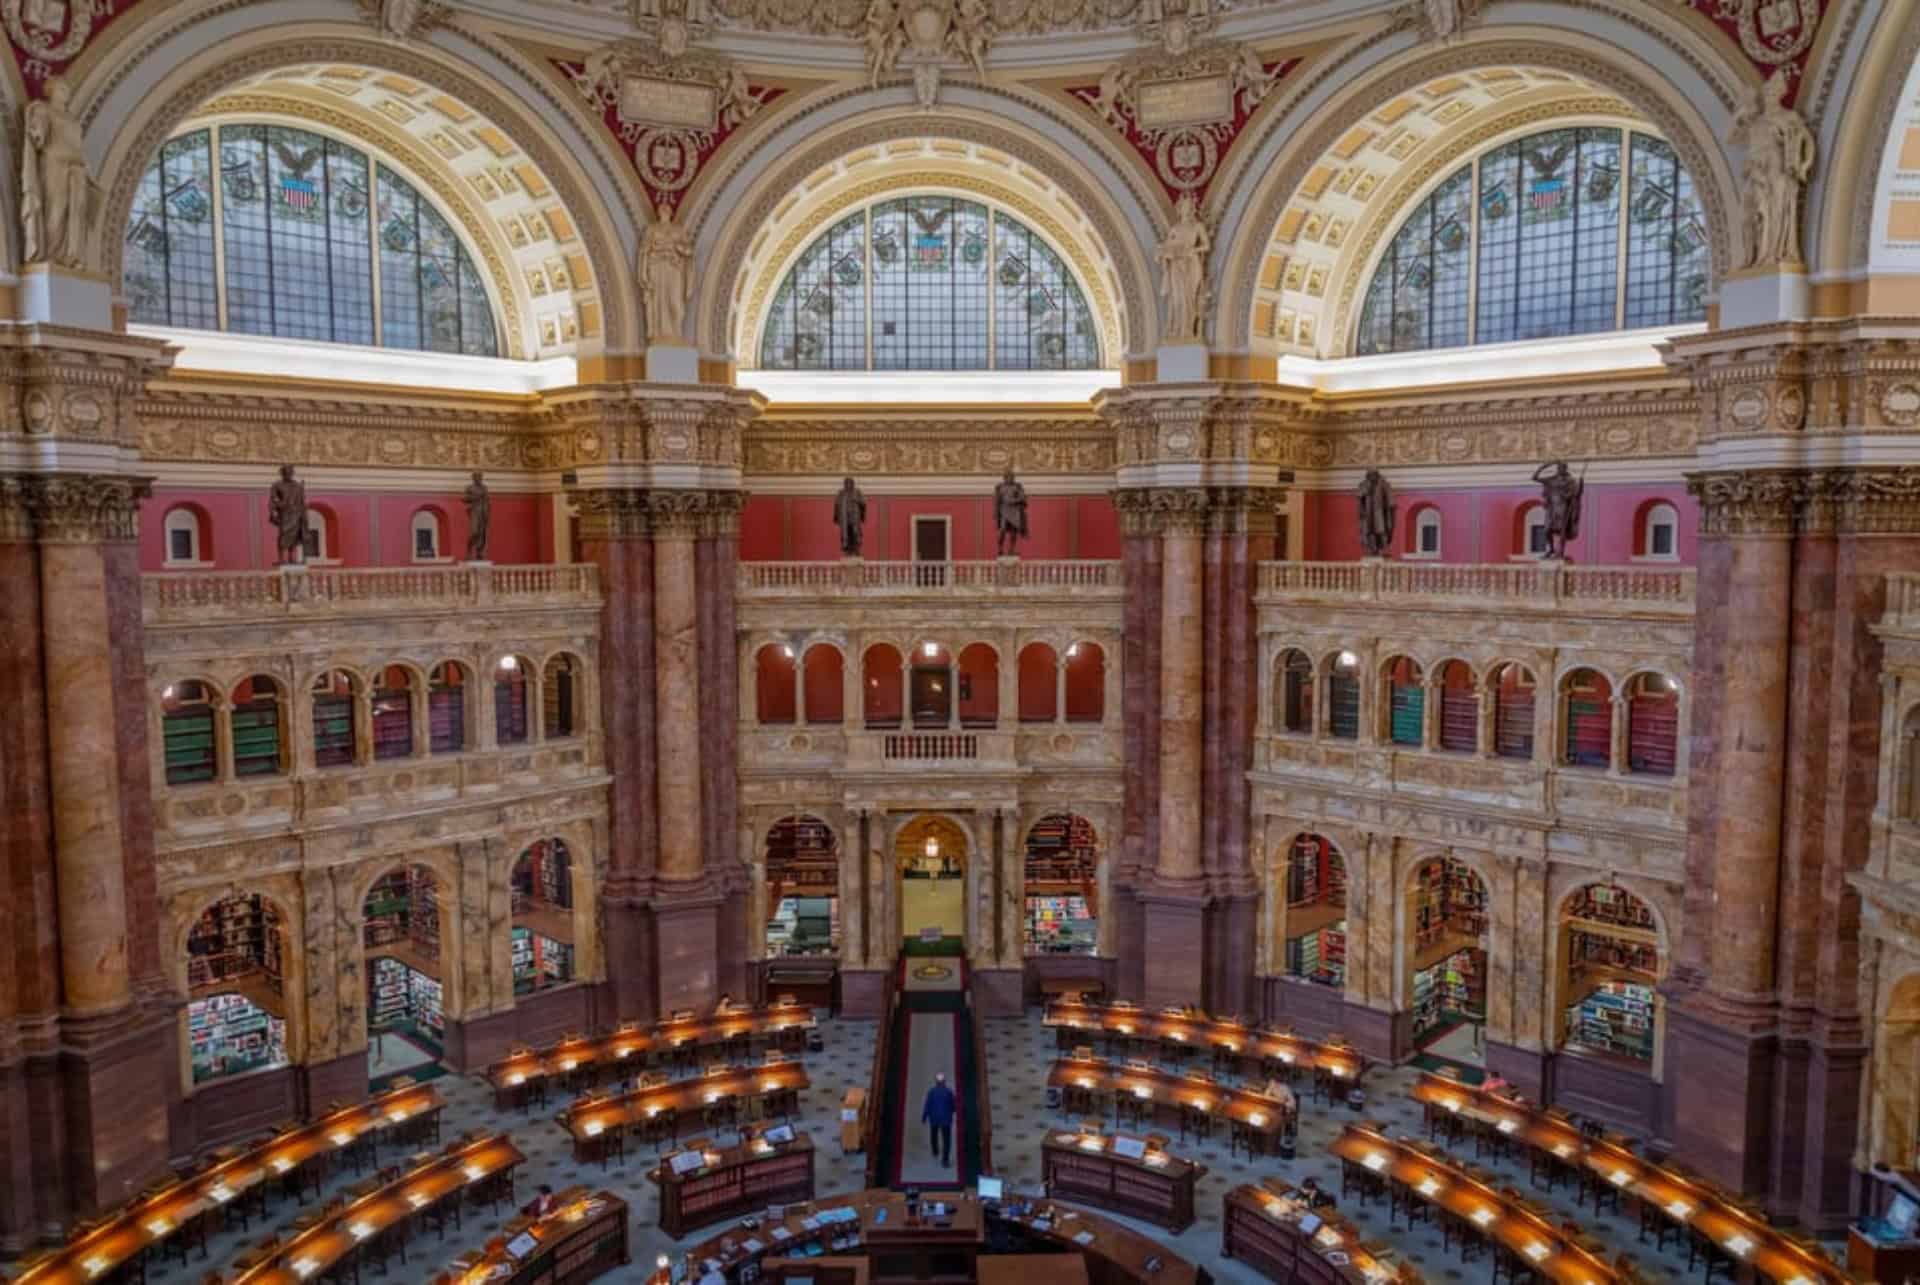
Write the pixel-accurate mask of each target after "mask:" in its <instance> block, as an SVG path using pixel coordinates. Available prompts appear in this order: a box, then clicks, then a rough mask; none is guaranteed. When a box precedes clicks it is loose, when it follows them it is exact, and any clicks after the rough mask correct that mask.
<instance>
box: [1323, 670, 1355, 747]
mask: <svg viewBox="0 0 1920 1285" xmlns="http://www.w3.org/2000/svg"><path fill="white" fill-rule="evenodd" d="M1327 734H1328V735H1330V736H1337V737H1339V738H1340V739H1341V740H1343V741H1351V740H1355V739H1357V738H1358V737H1359V735H1360V680H1359V679H1358V678H1354V677H1352V676H1350V675H1346V674H1341V673H1335V674H1334V675H1333V676H1332V677H1330V678H1328V679H1327Z"/></svg>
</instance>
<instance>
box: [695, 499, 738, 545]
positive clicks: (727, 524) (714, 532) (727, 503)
mask: <svg viewBox="0 0 1920 1285" xmlns="http://www.w3.org/2000/svg"><path fill="white" fill-rule="evenodd" d="M746 507H747V493H746V492H745V491H708V492H707V525H706V530H705V531H704V532H702V534H704V535H711V536H718V537H721V538H723V539H727V538H732V537H734V536H738V535H739V534H740V514H741V512H742V511H744V510H745V509H746Z"/></svg>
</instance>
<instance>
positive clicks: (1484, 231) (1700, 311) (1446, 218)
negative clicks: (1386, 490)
mask: <svg viewBox="0 0 1920 1285" xmlns="http://www.w3.org/2000/svg"><path fill="white" fill-rule="evenodd" d="M1623 159H1624V161H1625V165H1624V176H1623V165H1622V161H1623ZM1623 177H1624V180H1625V181H1624V182H1623V181H1622V180H1623ZM1707 281H1708V260H1707V237H1706V221H1705V217H1704V215H1703V214H1702V212H1701V209H1700V202H1699V198H1698V196H1697V195H1696V194H1695V192H1694V188H1693V180H1692V179H1691V178H1690V177H1689V176H1688V175H1687V173H1686V171H1685V170H1684V169H1682V168H1681V167H1680V163H1679V160H1678V158H1677V157H1676V156H1675V155H1674V152H1673V149H1672V147H1670V146H1668V145H1667V144H1666V143H1664V142H1662V141H1661V140H1659V139H1657V138H1652V137H1649V136H1647V135H1644V134H1637V133H1634V132H1633V131H1631V130H1623V129H1618V128H1611V127H1609V128H1599V127H1587V126H1583V127H1579V128H1569V129H1555V130H1547V131H1545V132H1543V133H1539V134H1532V135H1529V136H1527V137H1525V138H1519V139H1515V140H1514V141H1512V142H1509V143H1504V144H1502V145H1501V146H1499V147H1496V148H1493V149H1492V150H1490V151H1488V152H1486V153H1485V154H1483V155H1481V156H1479V157H1477V158H1476V159H1475V160H1473V161H1471V162H1469V163H1468V164H1467V165H1465V166H1462V167H1461V168H1460V169H1458V170H1456V171H1455V172H1454V173H1452V174H1450V175H1448V176H1447V178H1446V179H1445V180H1444V181H1442V182H1441V184H1440V185H1439V186H1438V187H1437V188H1435V189H1434V191H1433V192H1432V194H1431V195H1429V196H1428V197H1427V198H1426V199H1425V200H1423V201H1421V202H1420V204H1419V205H1418V206H1416V207H1415V208H1414V210H1413V211H1412V212H1411V213H1409V214H1408V216H1407V218H1406V221H1405V222H1404V223H1402V224H1401V225H1400V229H1399V231H1397V232H1396V233H1395V234H1394V238H1393V240H1392V241H1391V242H1390V243H1389V244H1388V246H1387V250H1386V253H1385V255H1383V256H1382V258H1381V260H1380V265H1379V267H1378V268H1377V269H1376V270H1375V272H1374V276H1373V280H1372V281H1371V282H1370V283H1369V284H1368V286H1367V293H1366V296H1365V299H1364V302H1363V303H1362V304H1361V309H1360V327H1359V334H1358V335H1357V336H1356V340H1355V345H1354V351H1355V352H1357V353H1359V354H1361V355H1363V356H1364V355H1366V354H1369V353H1386V352H1411V351H1415V350H1419V349H1425V348H1452V347H1460V346H1463V345H1467V344H1491V343H1504V342H1507V341H1510V340H1518V339H1541V338H1549V337H1552V336H1557V335H1576V334H1591V333H1593V332H1596V331H1603V330H1618V329H1622V328H1631V327H1639V326H1663V325H1673V324H1678V323H1683V322H1689V321H1700V320H1703V319H1704V318H1705V316H1706V292H1707Z"/></svg>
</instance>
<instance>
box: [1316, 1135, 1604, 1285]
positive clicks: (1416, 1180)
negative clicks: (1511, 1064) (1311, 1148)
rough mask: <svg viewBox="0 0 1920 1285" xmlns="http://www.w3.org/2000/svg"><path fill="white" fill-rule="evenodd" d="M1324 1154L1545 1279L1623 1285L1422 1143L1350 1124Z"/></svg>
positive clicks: (1593, 1256) (1590, 1256) (1537, 1218)
mask: <svg viewBox="0 0 1920 1285" xmlns="http://www.w3.org/2000/svg"><path fill="white" fill-rule="evenodd" d="M1328 1150H1330V1151H1332V1152H1333V1154H1334V1155H1336V1156H1339V1157H1340V1158H1341V1159H1342V1160H1347V1161H1351V1162H1352V1163H1354V1164H1357V1165H1360V1166H1361V1167H1362V1168H1364V1169H1367V1170H1370V1171H1372V1172H1373V1173H1376V1174H1379V1175H1380V1176H1381V1177H1382V1178H1393V1179H1394V1180H1396V1181H1398V1182H1401V1183H1404V1184H1406V1185H1407V1186H1408V1187H1410V1188H1412V1189H1413V1190H1414V1192H1415V1193H1417V1194H1418V1195H1419V1196H1420V1197H1421V1198H1422V1199H1424V1200H1425V1201H1427V1203H1429V1204H1431V1205H1434V1206H1436V1207H1437V1208H1440V1209H1444V1210H1446V1211H1447V1212H1449V1213H1452V1214H1455V1215H1458V1216H1459V1217H1461V1218H1464V1219H1466V1220H1467V1221H1468V1222H1469V1223H1473V1224H1476V1225H1477V1226H1479V1227H1480V1228H1481V1230H1482V1231H1483V1232H1484V1233H1485V1234H1486V1235H1487V1236H1488V1237H1490V1238H1492V1239H1493V1240H1496V1241H1498V1242H1499V1243H1500V1244H1502V1245H1504V1246H1506V1247H1507V1248H1508V1249H1510V1250H1512V1251H1513V1252H1514V1253H1516V1254H1518V1255H1519V1256H1520V1258H1521V1261H1522V1262H1525V1263H1526V1264H1527V1265H1528V1266H1529V1267H1530V1268H1531V1269H1532V1270H1533V1272H1534V1273H1535V1274H1536V1275H1539V1276H1541V1277H1544V1278H1545V1279H1548V1280H1553V1281H1561V1282H1565V1283H1566V1285H1616V1283H1618V1282H1620V1281H1622V1279H1623V1278H1622V1277H1621V1276H1620V1274H1619V1273H1617V1272H1615V1271H1614V1269H1613V1267H1612V1265H1611V1264H1610V1263H1608V1261H1607V1259H1606V1257H1605V1255H1604V1253H1602V1252H1599V1251H1597V1250H1590V1249H1587V1248H1584V1247H1582V1246H1580V1245H1577V1244H1575V1243H1574V1242H1573V1241H1571V1240H1569V1239H1568V1238H1567V1237H1566V1235H1565V1234H1564V1233H1563V1232H1562V1231H1561V1229H1560V1227H1559V1226H1558V1225H1557V1224H1556V1223H1555V1222H1553V1221H1552V1219H1551V1218H1550V1217H1543V1216H1542V1215H1540V1214H1538V1213H1535V1212H1534V1211H1533V1210H1532V1209H1530V1208H1528V1207H1527V1206H1526V1205H1525V1204H1523V1203H1522V1202H1521V1201H1519V1200H1516V1199H1514V1198H1513V1197H1511V1196H1506V1195H1503V1194H1502V1193H1501V1191H1500V1189H1499V1188H1498V1187H1495V1186H1493V1185H1491V1184H1488V1183H1485V1182H1482V1181H1480V1180H1479V1179H1477V1178H1474V1177H1473V1176H1472V1175H1470V1174H1468V1173H1467V1171H1466V1170H1465V1169H1462V1168H1460V1167H1459V1166H1458V1165H1456V1164H1454V1163H1452V1162H1451V1161H1450V1160H1446V1159H1443V1158H1442V1157H1441V1156H1440V1155H1438V1154H1436V1153H1435V1152H1434V1151H1432V1150H1430V1149H1428V1148H1427V1147H1426V1145H1425V1144H1424V1143H1420V1142H1416V1141H1413V1140H1410V1139H1405V1138H1401V1139H1393V1138H1389V1137H1388V1136H1387V1135H1386V1134H1385V1133H1384V1132H1381V1131H1380V1130H1379V1129H1378V1128H1377V1127H1373V1126H1369V1125H1359V1124H1350V1125H1348V1126H1346V1127H1345V1128H1344V1129H1342V1130H1341V1131H1340V1136H1339V1137H1337V1138H1335V1139H1334V1140H1333V1142H1332V1144H1331V1145H1330V1146H1329V1147H1328Z"/></svg>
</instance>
